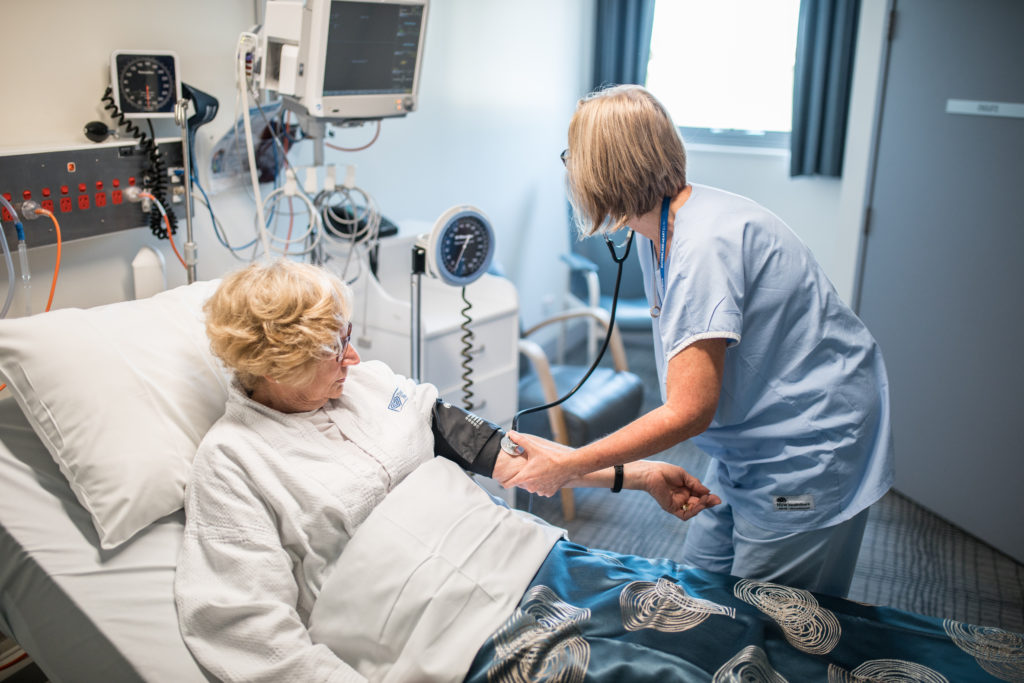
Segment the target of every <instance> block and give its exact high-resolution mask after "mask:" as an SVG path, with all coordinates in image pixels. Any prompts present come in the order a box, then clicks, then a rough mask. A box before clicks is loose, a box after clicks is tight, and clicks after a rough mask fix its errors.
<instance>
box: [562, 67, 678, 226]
mask: <svg viewBox="0 0 1024 683" xmlns="http://www.w3.org/2000/svg"><path fill="white" fill-rule="evenodd" d="M566 167H567V169H568V173H567V175H566V182H567V185H568V189H569V200H570V202H571V203H572V206H573V210H574V218H575V221H576V227H577V228H578V229H579V231H580V233H582V234H583V235H584V236H587V235H593V234H594V233H595V232H597V231H598V230H601V229H602V228H604V229H605V230H606V231H608V232H615V231H616V230H618V229H620V228H622V227H623V226H625V224H626V222H627V221H628V220H629V219H630V218H635V217H637V216H642V215H643V214H645V213H647V212H648V211H650V210H651V209H653V208H655V207H657V206H658V205H659V203H660V202H661V199H662V197H674V196H676V195H677V194H678V193H679V192H681V191H682V190H683V188H685V187H686V149H685V148H684V147H683V141H682V138H680V137H679V131H678V130H677V129H676V126H675V124H674V123H672V117H671V116H670V115H669V113H668V111H667V110H666V109H665V107H664V105H662V104H661V102H659V101H658V99H657V98H656V97H655V96H654V95H652V94H651V93H650V92H649V91H648V90H647V89H646V88H643V87H641V86H639V85H618V86H614V87H611V88H606V89H604V90H598V91H597V92H593V93H591V94H589V95H587V96H586V97H584V98H583V99H581V100H580V101H579V103H578V104H577V105H576V113H575V114H574V115H573V117H572V120H571V121H570V122H569V157H568V159H567V160H566Z"/></svg>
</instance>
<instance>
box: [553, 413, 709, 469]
mask: <svg viewBox="0 0 1024 683" xmlns="http://www.w3.org/2000/svg"><path fill="white" fill-rule="evenodd" d="M705 429H707V421H706V420H705V419H704V418H703V417H701V416H700V415H697V414H684V415H680V414H679V413H677V412H676V411H675V410H673V409H672V408H670V407H668V406H660V407H658V408H655V409H654V410H652V411H651V412H649V413H647V414H645V415H641V416H640V417H638V418H637V419H636V420H634V421H633V422H631V423H629V424H628V425H626V426H625V427H623V428H622V429H620V430H618V431H616V432H612V433H611V434H609V435H608V436H606V437H604V438H602V439H598V440H597V441H594V442H593V443H590V444H588V445H586V446H583V447H581V448H578V449H576V452H575V453H574V454H573V467H572V470H573V472H576V473H584V472H589V473H592V474H595V475H596V474H599V473H600V472H599V471H600V470H603V469H604V468H606V467H611V466H612V465H617V464H620V463H626V462H633V461H634V460H640V459H642V458H646V457H649V456H651V455H654V454H655V453H660V452H662V451H664V450H667V449H669V448H671V447H672V446H675V445H676V444H677V443H680V442H682V441H685V440H687V439H689V438H691V437H694V436H696V435H698V434H700V433H701V432H703V431H704V430H705ZM609 471H610V470H609ZM576 478H580V475H579V474H577V477H576Z"/></svg>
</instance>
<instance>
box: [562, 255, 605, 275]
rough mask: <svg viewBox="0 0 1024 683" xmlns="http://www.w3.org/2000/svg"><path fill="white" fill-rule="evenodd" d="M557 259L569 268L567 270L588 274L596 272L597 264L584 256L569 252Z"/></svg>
mask: <svg viewBox="0 0 1024 683" xmlns="http://www.w3.org/2000/svg"><path fill="white" fill-rule="evenodd" d="M559 258H560V259H562V261H563V262H564V263H565V265H567V266H569V270H572V271H583V272H588V273H596V272H597V264H596V263H594V262H593V261H591V260H590V259H588V258H587V257H586V256H580V255H579V254H576V253H573V252H570V253H568V254H559Z"/></svg>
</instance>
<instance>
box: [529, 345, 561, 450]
mask: <svg viewBox="0 0 1024 683" xmlns="http://www.w3.org/2000/svg"><path fill="white" fill-rule="evenodd" d="M519 353H521V354H523V355H524V356H526V357H527V358H528V359H529V360H530V364H531V365H532V366H533V371H534V372H535V373H536V374H537V379H538V380H540V386H541V390H542V391H543V392H544V402H545V403H552V402H554V401H557V400H558V398H559V396H558V389H557V387H555V378H554V377H552V375H551V363H549V362H548V357H547V354H545V353H544V349H542V348H541V346H540V344H538V343H537V342H532V341H530V340H529V339H520V340H519ZM548 425H549V426H550V427H551V434H552V436H554V438H555V441H557V442H558V443H560V444H566V445H568V443H569V428H568V426H566V424H565V413H563V412H562V408H561V406H553V407H551V408H549V409H548Z"/></svg>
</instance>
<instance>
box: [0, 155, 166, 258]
mask: <svg viewBox="0 0 1024 683" xmlns="http://www.w3.org/2000/svg"><path fill="white" fill-rule="evenodd" d="M157 144H158V146H159V148H160V152H161V154H163V156H164V160H165V163H166V166H167V169H168V171H167V172H168V174H169V177H168V179H167V184H166V195H167V199H168V201H170V202H171V206H172V207H173V208H174V209H175V212H176V213H177V214H178V231H179V232H180V231H181V229H182V226H183V224H184V213H185V212H184V206H185V201H184V200H185V196H184V193H185V189H184V188H185V183H184V173H183V170H182V169H183V164H184V162H183V158H182V146H181V139H180V138H162V139H158V140H157ZM149 168H150V160H149V156H148V155H147V154H146V152H145V151H143V150H142V148H140V147H139V146H138V145H137V144H135V141H130V140H122V141H120V142H113V143H101V144H91V145H84V146H81V147H68V148H61V149H48V150H29V151H23V150H19V151H0V194H3V195H4V196H5V197H6V198H7V200H8V201H9V202H10V203H11V204H12V205H13V206H14V208H15V209H16V210H18V211H21V205H22V204H24V203H25V202H26V201H28V200H33V201H35V202H36V203H38V204H39V205H40V206H42V207H43V208H45V209H49V210H50V211H52V212H53V214H54V216H56V217H57V220H58V221H59V222H60V232H61V239H62V240H63V241H65V242H67V241H70V240H79V239H85V238H86V237H95V236H97V235H104V234H107V233H111V232H118V231H121V230H131V229H134V228H139V227H143V226H148V225H149V214H147V213H145V212H144V211H143V210H142V207H143V204H142V203H141V202H129V201H128V200H127V199H126V198H125V190H127V189H128V188H129V187H132V186H136V187H139V188H142V187H143V178H144V176H145V174H146V171H147V170H148V169H149ZM2 218H3V232H4V236H5V237H6V238H7V243H8V244H9V245H11V248H12V249H14V248H16V247H17V239H18V238H17V233H16V231H15V229H14V220H13V216H11V215H10V214H9V212H8V211H7V209H3V210H2ZM18 219H19V220H21V222H22V224H23V225H24V226H25V245H26V246H27V247H29V248H30V249H31V248H32V247H41V246H45V245H48V244H56V243H57V232H56V230H55V229H54V227H53V223H52V222H51V221H50V220H49V219H48V218H46V217H45V216H40V217H39V219H38V220H34V221H26V220H25V219H24V217H23V216H18Z"/></svg>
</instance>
